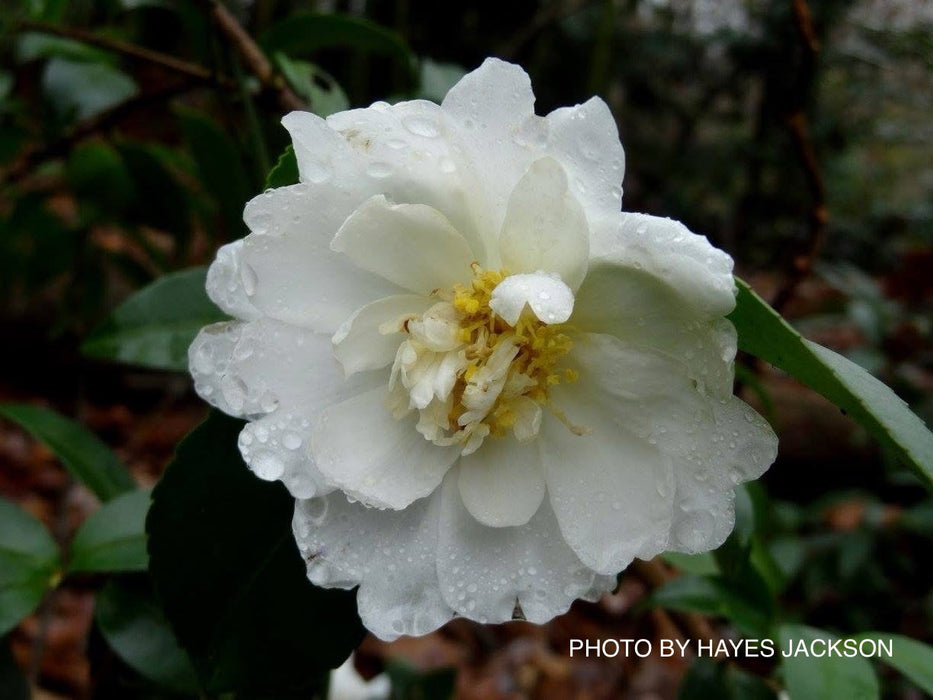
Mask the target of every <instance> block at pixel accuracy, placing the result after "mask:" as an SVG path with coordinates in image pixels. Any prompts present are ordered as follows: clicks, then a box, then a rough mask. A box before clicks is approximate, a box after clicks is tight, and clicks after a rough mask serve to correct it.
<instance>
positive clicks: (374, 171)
mask: <svg viewBox="0 0 933 700" xmlns="http://www.w3.org/2000/svg"><path fill="white" fill-rule="evenodd" d="M366 174H367V175H369V176H370V177H375V178H379V179H382V178H384V177H389V175H391V174H392V166H390V165H389V164H388V163H382V162H379V161H376V162H373V163H370V164H369V165H368V166H367V168H366Z"/></svg>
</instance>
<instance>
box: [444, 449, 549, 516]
mask: <svg viewBox="0 0 933 700" xmlns="http://www.w3.org/2000/svg"><path fill="white" fill-rule="evenodd" d="M460 464H461V467H460V478H459V480H458V484H459V486H460V496H461V497H462V498H463V503H464V505H465V506H466V508H467V510H469V511H470V513H471V514H472V515H473V517H474V518H476V519H477V520H478V521H479V522H481V523H483V524H484V525H489V526H490V527H505V526H508V525H524V524H525V523H527V522H528V520H529V519H531V516H532V515H534V514H535V512H536V511H537V510H538V506H540V505H541V500H542V499H543V498H544V473H543V470H542V467H541V455H540V454H539V453H538V445H537V443H534V442H533V443H531V444H526V445H522V444H520V443H519V442H517V441H516V440H515V439H514V438H513V437H512V436H506V437H503V438H490V439H488V440H486V441H485V442H484V443H483V446H482V447H481V448H480V449H479V450H477V451H476V452H474V453H473V454H471V455H469V456H468V457H464V458H463V459H461V461H460Z"/></svg>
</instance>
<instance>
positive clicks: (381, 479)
mask: <svg viewBox="0 0 933 700" xmlns="http://www.w3.org/2000/svg"><path fill="white" fill-rule="evenodd" d="M387 402H388V391H387V389H386V388H385V387H379V388H377V389H373V390H371V391H369V392H367V393H365V394H360V395H359V396H355V397H353V398H352V399H350V400H348V401H344V402H342V403H339V404H334V405H332V406H328V407H327V408H325V409H324V410H323V411H321V413H320V415H319V417H318V419H317V421H316V422H315V425H314V428H313V433H312V436H311V453H312V454H313V455H314V458H315V461H316V462H317V466H318V469H319V470H320V471H321V473H322V474H323V475H324V478H325V479H326V480H327V482H328V483H329V484H331V485H333V486H335V487H337V488H339V489H341V490H343V491H344V492H345V493H346V494H347V495H348V496H351V497H352V498H354V499H356V500H358V501H361V502H362V503H364V504H365V505H368V506H374V507H376V508H394V509H400V508H405V507H406V506H408V505H409V504H411V503H412V502H413V501H416V500H417V499H419V498H424V497H425V496H427V495H428V494H430V493H431V492H432V491H433V490H434V489H435V488H437V486H438V485H439V484H440V483H441V479H443V477H444V474H445V473H446V472H447V470H448V468H449V467H450V465H451V464H452V463H453V462H454V460H455V459H456V458H457V453H458V450H457V448H456V447H439V446H438V445H435V444H434V443H431V442H428V441H427V440H425V439H424V437H423V436H422V435H421V434H420V433H418V431H417V430H416V429H415V423H416V422H417V420H416V415H414V414H412V415H410V416H407V417H405V418H403V419H401V420H396V419H395V418H394V417H393V415H392V412H391V411H390V410H389V408H388V405H387Z"/></svg>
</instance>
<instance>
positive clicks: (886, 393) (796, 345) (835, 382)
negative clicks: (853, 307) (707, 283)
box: [729, 280, 933, 487]
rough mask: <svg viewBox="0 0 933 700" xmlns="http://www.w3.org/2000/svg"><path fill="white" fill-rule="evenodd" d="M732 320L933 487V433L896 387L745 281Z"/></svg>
mask: <svg viewBox="0 0 933 700" xmlns="http://www.w3.org/2000/svg"><path fill="white" fill-rule="evenodd" d="M736 282H737V284H738V286H739V295H738V300H737V306H736V308H735V310H734V311H733V312H732V313H731V314H730V315H729V319H730V320H731V321H732V323H734V324H735V327H736V329H737V330H738V333H739V347H740V348H741V349H742V350H744V351H745V352H748V353H751V354H752V355H755V356H757V357H760V358H761V359H763V360H766V361H767V362H770V363H771V364H772V365H774V366H775V367H778V368H779V369H782V370H784V371H785V372H787V373H788V374H790V375H791V376H792V377H794V378H796V379H798V380H799V381H801V382H803V383H804V384H806V385H807V386H809V387H810V388H811V389H813V390H814V391H816V392H818V393H820V394H822V395H823V396H825V397H826V398H827V399H829V400H830V401H832V402H833V403H834V404H835V405H837V406H838V407H839V408H841V409H842V410H843V411H844V412H845V413H847V414H848V415H849V416H851V417H852V418H853V419H854V420H856V421H858V422H859V423H860V424H861V425H863V426H864V427H865V428H866V429H867V430H868V431H869V432H870V433H871V434H872V435H874V436H875V438H877V439H878V440H880V441H881V442H882V443H883V444H884V445H886V446H888V447H890V448H891V449H892V450H893V451H894V453H895V454H897V455H898V457H899V458H900V459H902V460H903V461H904V462H905V463H906V464H908V465H910V466H912V467H914V469H915V470H916V471H917V473H918V475H919V476H920V478H921V479H922V480H923V481H924V482H925V483H926V484H927V486H928V487H931V486H933V433H930V431H929V430H928V429H927V428H926V426H925V425H924V424H923V421H921V420H920V419H919V418H918V417H917V416H915V415H914V414H913V413H911V412H910V410H909V408H908V407H907V404H906V403H904V402H903V401H902V400H901V399H900V398H899V397H898V396H897V395H896V394H895V393H894V392H893V391H891V389H889V388H888V387H887V386H885V385H884V384H883V383H882V382H880V381H879V380H877V379H875V378H874V377H873V376H871V375H870V374H869V373H868V372H866V371H865V370H863V369H862V368H861V367H859V366H858V365H856V364H855V363H853V362H850V361H849V360H847V359H846V358H844V357H842V356H841V355H837V354H836V353H834V352H833V351H832V350H828V349H826V348H824V347H822V346H820V345H817V344H816V343H812V342H810V341H809V340H806V339H805V338H802V337H801V336H800V334H799V333H798V332H797V331H795V330H794V329H793V328H791V327H790V326H789V325H788V324H787V322H785V321H784V319H782V318H781V317H780V316H779V315H778V314H777V312H775V311H774V309H772V308H771V307H770V306H768V305H767V304H766V303H765V302H764V301H763V300H762V299H761V298H760V297H759V296H758V295H757V294H755V292H754V291H752V289H751V288H750V287H749V286H748V285H747V284H746V283H745V282H743V281H742V280H736Z"/></svg>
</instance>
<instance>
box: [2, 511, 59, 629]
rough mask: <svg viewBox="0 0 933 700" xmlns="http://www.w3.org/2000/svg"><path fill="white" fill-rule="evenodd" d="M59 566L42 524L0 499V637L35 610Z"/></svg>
mask: <svg viewBox="0 0 933 700" xmlns="http://www.w3.org/2000/svg"><path fill="white" fill-rule="evenodd" d="M59 565H60V560H59V555H58V545H56V544H55V540H53V539H52V536H51V535H50V534H49V533H48V531H47V530H46V529H45V527H44V526H43V525H42V523H40V522H39V521H38V520H36V519H35V518H34V517H32V516H31V515H30V514H29V513H27V512H26V511H24V510H23V509H22V508H20V507H19V506H17V505H15V504H14V503H10V502H9V501H6V500H3V499H0V636H2V635H4V634H6V633H7V632H9V631H10V630H11V629H13V628H14V627H16V625H17V624H19V621H20V620H22V619H23V618H24V617H26V616H27V615H29V614H30V613H31V612H32V611H33V610H35V609H36V607H38V605H39V603H40V602H41V601H42V596H44V595H45V592H46V591H47V590H48V588H49V585H50V583H52V582H53V581H54V579H55V578H56V577H57V572H58V569H59Z"/></svg>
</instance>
